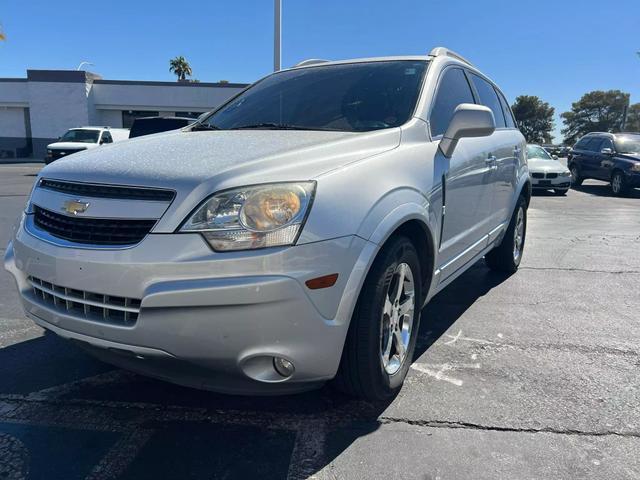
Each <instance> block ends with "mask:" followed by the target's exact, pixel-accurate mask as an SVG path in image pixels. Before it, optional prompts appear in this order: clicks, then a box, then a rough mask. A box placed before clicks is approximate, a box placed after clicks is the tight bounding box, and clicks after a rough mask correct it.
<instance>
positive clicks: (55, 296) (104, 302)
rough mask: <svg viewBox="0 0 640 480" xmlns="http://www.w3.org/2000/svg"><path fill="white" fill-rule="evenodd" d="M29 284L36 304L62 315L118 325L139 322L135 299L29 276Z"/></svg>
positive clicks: (138, 310) (138, 305) (138, 307)
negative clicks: (71, 286) (74, 287)
mask: <svg viewBox="0 0 640 480" xmlns="http://www.w3.org/2000/svg"><path fill="white" fill-rule="evenodd" d="M29 283H30V284H31V286H32V287H33V293H34V296H35V300H36V301H37V302H38V303H41V304H43V305H45V306H47V307H50V308H53V309H54V310H57V311H60V312H62V313H67V314H69V315H73V316H75V317H80V318H84V319H86V320H92V321H95V322H103V323H109V324H112V325H121V326H132V325H135V323H136V321H137V320H138V315H139V313H140V300H138V299H135V298H126V297H115V296H111V295H103V294H100V293H93V292H86V291H84V290H76V289H73V288H66V287H61V286H59V285H55V284H53V283H50V282H45V281H44V280H42V279H40V278H36V277H29Z"/></svg>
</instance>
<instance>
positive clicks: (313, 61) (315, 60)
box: [293, 58, 329, 68]
mask: <svg viewBox="0 0 640 480" xmlns="http://www.w3.org/2000/svg"><path fill="white" fill-rule="evenodd" d="M328 61H329V60H323V59H322V58H308V59H306V60H303V61H301V62H298V63H296V64H295V65H294V66H293V68H296V67H308V66H309V65H317V64H318V63H327V62H328Z"/></svg>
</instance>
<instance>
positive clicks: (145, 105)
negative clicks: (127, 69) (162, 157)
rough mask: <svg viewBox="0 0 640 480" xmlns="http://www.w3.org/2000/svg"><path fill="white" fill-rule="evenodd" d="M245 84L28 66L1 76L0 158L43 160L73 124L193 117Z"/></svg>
mask: <svg viewBox="0 0 640 480" xmlns="http://www.w3.org/2000/svg"><path fill="white" fill-rule="evenodd" d="M244 87H246V85H245V84H238V83H189V82H147V81H128V80H103V79H102V78H100V77H99V76H98V75H95V74H93V73H91V72H85V71H75V70H27V78H0V159H1V158H16V157H31V156H33V157H36V158H43V157H44V155H45V148H46V145H47V144H49V143H52V142H54V141H55V140H56V139H57V138H58V137H59V136H60V135H62V134H63V133H64V132H66V131H67V129H69V128H72V127H80V126H84V125H105V126H110V127H114V128H115V127H130V126H131V123H132V122H133V119H134V118H136V117H148V116H154V115H177V116H197V115H199V114H200V113H202V112H206V111H209V110H212V109H213V108H215V107H217V106H218V105H220V104H221V103H222V102H224V101H225V100H227V99H228V98H230V97H232V96H233V95H235V94H236V93H238V92H240V91H241V90H242V89H243V88H244Z"/></svg>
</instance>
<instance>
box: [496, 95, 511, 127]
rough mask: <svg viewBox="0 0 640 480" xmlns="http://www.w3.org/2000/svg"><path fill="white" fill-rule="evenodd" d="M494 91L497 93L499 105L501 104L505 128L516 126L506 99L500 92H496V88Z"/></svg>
mask: <svg viewBox="0 0 640 480" xmlns="http://www.w3.org/2000/svg"><path fill="white" fill-rule="evenodd" d="M496 92H497V93H498V98H499V99H500V105H501V106H502V112H503V113H504V120H505V122H506V124H507V128H516V121H515V119H514V118H513V112H511V108H510V107H509V104H508V103H507V100H506V99H505V98H504V96H503V95H502V94H501V93H500V92H498V91H497V90H496Z"/></svg>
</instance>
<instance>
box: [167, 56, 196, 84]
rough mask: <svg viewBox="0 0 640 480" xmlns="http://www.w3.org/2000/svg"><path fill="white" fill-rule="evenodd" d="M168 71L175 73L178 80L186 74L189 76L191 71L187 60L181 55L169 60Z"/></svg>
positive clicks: (182, 79)
mask: <svg viewBox="0 0 640 480" xmlns="http://www.w3.org/2000/svg"><path fill="white" fill-rule="evenodd" d="M169 71H170V72H172V73H175V74H176V75H177V77H178V81H184V80H186V79H187V76H189V77H190V76H191V74H192V73H193V72H192V71H191V67H190V66H189V62H187V59H186V58H184V57H183V56H182V55H180V56H179V57H176V58H172V59H171V60H169Z"/></svg>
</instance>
